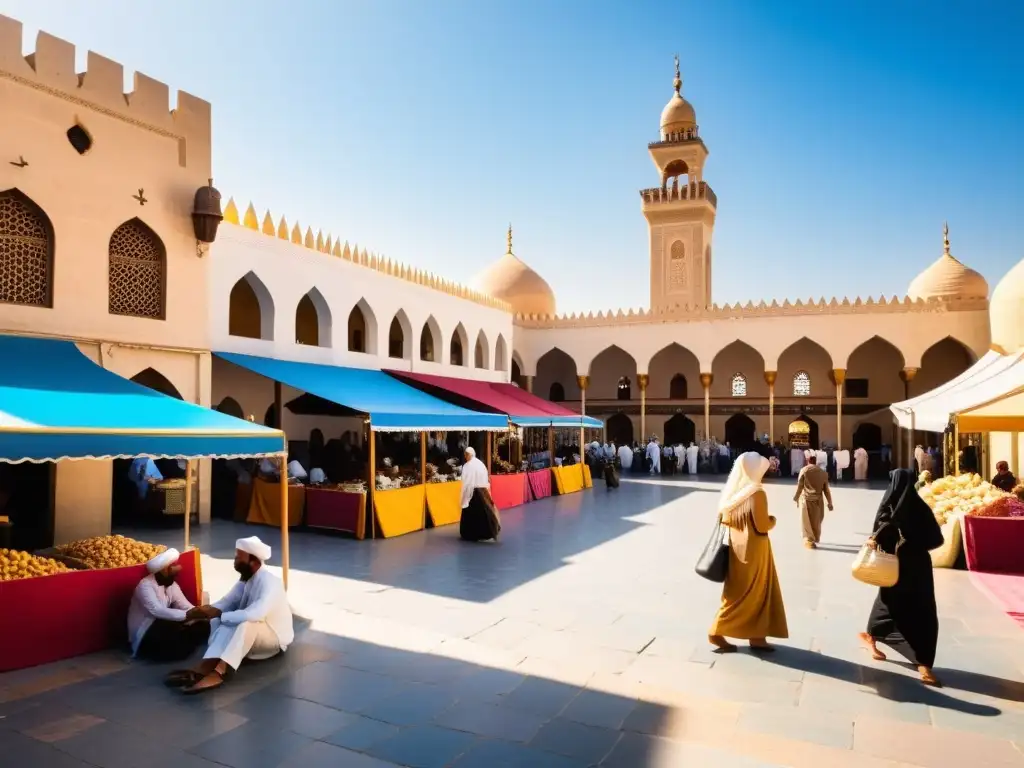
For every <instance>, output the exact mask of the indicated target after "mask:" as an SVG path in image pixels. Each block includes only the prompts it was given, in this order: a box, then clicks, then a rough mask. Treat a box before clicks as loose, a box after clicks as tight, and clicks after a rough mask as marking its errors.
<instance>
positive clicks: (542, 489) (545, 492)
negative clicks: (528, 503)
mask: <svg viewBox="0 0 1024 768" xmlns="http://www.w3.org/2000/svg"><path fill="white" fill-rule="evenodd" d="M527 477H529V479H530V493H531V495H532V496H533V498H534V499H543V498H546V497H548V496H550V495H551V470H550V469H539V470H537V471H536V472H528V473H527Z"/></svg>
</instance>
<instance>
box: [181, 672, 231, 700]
mask: <svg viewBox="0 0 1024 768" xmlns="http://www.w3.org/2000/svg"><path fill="white" fill-rule="evenodd" d="M222 685H224V677H223V676H222V675H220V674H219V673H217V672H211V673H210V674H208V675H206V676H205V677H204V678H202V679H201V680H199V681H198V682H197V683H194V684H193V685H190V686H189V687H188V688H183V689H182V691H181V692H182V693H184V694H185V695H186V696H194V695H195V694H197V693H205V692H206V691H212V690H214V689H216V688H220V687H221V686H222Z"/></svg>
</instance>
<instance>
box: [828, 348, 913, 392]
mask: <svg viewBox="0 0 1024 768" xmlns="http://www.w3.org/2000/svg"><path fill="white" fill-rule="evenodd" d="M905 365H906V362H905V360H904V357H903V353H902V352H900V350H899V348H898V347H897V346H896V345H895V344H893V343H892V342H890V341H889V340H888V339H884V338H882V337H881V336H872V337H871V338H870V339H867V340H866V341H864V342H862V343H861V344H860V345H859V346H858V347H857V348H856V349H854V350H853V352H851V353H850V356H849V358H848V359H847V362H846V381H845V382H844V384H843V388H844V394H845V395H846V396H847V397H863V398H865V399H867V400H868V401H869V402H871V403H879V404H882V405H889V404H891V403H895V402H899V401H900V400H903V399H904V398H905V396H906V395H907V394H908V392H907V389H906V388H905V387H904V383H903V381H902V379H901V378H900V372H901V371H902V370H903V368H904V366H905Z"/></svg>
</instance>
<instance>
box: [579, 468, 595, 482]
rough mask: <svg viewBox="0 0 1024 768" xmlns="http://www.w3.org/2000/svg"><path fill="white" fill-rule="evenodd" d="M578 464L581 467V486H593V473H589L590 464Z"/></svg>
mask: <svg viewBox="0 0 1024 768" xmlns="http://www.w3.org/2000/svg"><path fill="white" fill-rule="evenodd" d="M580 466H581V467H583V487H584V488H593V487H594V477H593V475H591V474H590V465H589V464H580Z"/></svg>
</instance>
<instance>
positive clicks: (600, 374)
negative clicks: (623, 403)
mask: <svg viewBox="0 0 1024 768" xmlns="http://www.w3.org/2000/svg"><path fill="white" fill-rule="evenodd" d="M636 380H637V366H636V360H635V359H634V358H633V356H632V355H631V354H629V353H628V352H626V350H624V349H622V347H619V346H616V345H615V344H612V345H611V346H608V347H605V348H604V349H603V350H601V352H599V353H598V354H597V356H596V357H594V359H593V360H591V361H590V386H589V387H588V389H587V395H588V396H589V397H593V398H594V399H595V400H598V399H608V400H628V399H630V397H631V396H632V394H633V392H632V390H631V389H630V386H631V384H632V383H633V382H634V381H636ZM623 384H625V386H623ZM589 397H588V399H589Z"/></svg>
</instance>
